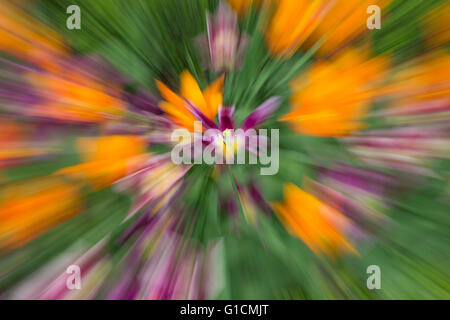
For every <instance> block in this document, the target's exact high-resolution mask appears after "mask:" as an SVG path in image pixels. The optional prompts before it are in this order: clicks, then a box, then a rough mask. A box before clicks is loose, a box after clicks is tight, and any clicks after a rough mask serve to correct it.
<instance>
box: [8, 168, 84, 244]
mask: <svg viewBox="0 0 450 320" xmlns="http://www.w3.org/2000/svg"><path fill="white" fill-rule="evenodd" d="M81 211H82V195H81V188H80V184H73V183H68V182H67V181H64V180H63V179H61V178H57V177H45V178H39V179H33V180H28V181H25V182H19V183H14V184H11V185H8V186H7V187H5V188H3V190H2V191H1V192H0V249H7V250H11V249H14V248H17V247H19V246H22V245H24V244H26V243H28V242H29V241H31V240H33V239H34V238H36V237H38V236H39V235H41V234H43V233H44V232H46V231H47V230H49V229H51V228H52V227H53V226H55V225H57V224H59V223H62V222H63V221H66V220H68V219H70V218H71V217H73V216H74V215H76V214H77V213H79V212H81Z"/></svg>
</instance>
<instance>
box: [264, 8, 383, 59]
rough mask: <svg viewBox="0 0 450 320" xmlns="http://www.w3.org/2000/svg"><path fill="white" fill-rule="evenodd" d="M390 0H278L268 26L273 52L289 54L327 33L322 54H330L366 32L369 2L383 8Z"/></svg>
mask: <svg viewBox="0 0 450 320" xmlns="http://www.w3.org/2000/svg"><path fill="white" fill-rule="evenodd" d="M390 1H391V0H376V1H375V0H365V1H361V0H334V1H331V0H279V1H278V6H277V8H276V10H275V13H274V15H273V17H272V19H271V21H270V23H269V26H268V28H267V30H266V40H267V44H268V47H269V49H270V51H271V53H272V54H273V55H275V56H279V57H287V58H288V57H290V56H291V55H292V54H293V53H294V52H295V51H296V50H297V49H298V48H299V47H300V46H302V45H305V46H306V47H311V46H312V45H313V44H315V43H316V42H318V41H319V40H321V39H322V38H323V37H325V38H326V39H325V42H324V43H323V44H322V46H321V47H320V48H319V50H318V54H319V55H322V56H323V55H330V54H332V53H333V52H335V51H336V50H338V49H340V48H341V47H343V46H345V45H347V44H349V43H350V42H351V41H353V40H354V39H355V38H357V37H358V36H359V35H361V34H363V33H364V32H366V31H367V30H368V29H367V27H366V21H367V18H368V17H369V16H368V14H367V13H366V10H367V7H368V6H370V5H378V6H379V7H380V8H384V7H385V6H386V5H387V4H389V3H390Z"/></svg>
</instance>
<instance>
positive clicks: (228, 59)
mask: <svg viewBox="0 0 450 320" xmlns="http://www.w3.org/2000/svg"><path fill="white" fill-rule="evenodd" d="M206 24H207V34H206V35H204V36H200V37H199V38H197V39H198V42H199V44H200V46H201V49H203V50H204V51H206V52H207V53H206V56H207V57H208V58H207V61H208V62H207V64H208V65H209V66H210V67H211V69H212V70H214V71H215V72H223V71H230V70H232V69H235V68H239V66H240V64H241V62H242V58H243V54H244V51H245V49H246V47H247V43H248V37H247V36H246V35H244V34H242V35H241V34H240V33H239V27H238V24H237V17H236V15H235V13H234V12H233V11H232V10H231V9H230V8H229V7H228V5H227V4H226V3H225V2H223V1H221V2H220V3H219V7H218V9H217V11H216V13H215V14H214V15H213V16H211V15H210V14H207V15H206Z"/></svg>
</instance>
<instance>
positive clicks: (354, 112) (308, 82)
mask: <svg viewBox="0 0 450 320" xmlns="http://www.w3.org/2000/svg"><path fill="white" fill-rule="evenodd" d="M386 64H387V60H386V58H383V57H376V58H372V59H369V57H368V55H367V53H365V52H362V51H358V50H356V49H348V50H346V51H344V52H342V53H341V54H340V55H338V56H336V57H335V58H334V59H333V60H330V61H318V62H316V63H315V64H314V65H313V66H312V67H311V68H310V69H309V70H308V72H307V73H306V74H302V75H301V76H299V77H298V78H296V79H295V80H294V81H293V82H292V83H291V87H292V90H293V95H292V96H291V100H290V103H291V110H292V111H291V112H290V113H288V114H286V115H284V116H283V117H282V118H281V119H280V120H281V121H287V122H288V123H289V124H290V126H291V128H292V129H293V130H294V131H297V132H300V133H304V134H308V135H314V136H345V135H348V134H349V133H351V132H352V131H355V130H360V129H362V128H364V124H363V123H362V122H361V120H363V118H364V117H365V115H366V113H367V111H368V108H369V107H370V106H371V103H372V101H373V98H374V97H375V96H376V95H377V91H376V90H375V89H376V87H375V84H376V81H377V80H379V79H380V76H381V75H383V73H384V71H385V69H386ZM336 79H339V81H337V80H336Z"/></svg>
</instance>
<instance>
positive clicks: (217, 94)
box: [156, 70, 224, 131]
mask: <svg viewBox="0 0 450 320" xmlns="http://www.w3.org/2000/svg"><path fill="white" fill-rule="evenodd" d="M223 81H224V77H223V76H221V77H220V78H219V79H217V80H216V81H215V82H213V83H212V84H211V85H210V86H209V87H207V88H206V89H204V90H203V91H202V90H201V89H200V87H199V86H198V84H197V81H195V79H194V77H193V76H192V75H191V74H190V73H189V72H188V71H187V70H185V71H183V72H182V73H181V75H180V87H181V89H180V95H181V96H180V95H178V94H176V93H174V92H173V91H172V90H170V89H169V88H168V87H167V86H166V85H165V84H163V83H162V82H160V81H156V85H157V86H158V89H159V91H160V92H161V95H162V96H163V98H164V99H165V100H166V101H162V102H160V104H159V106H160V107H161V109H162V110H164V111H165V112H166V113H167V114H168V116H169V118H170V119H171V120H172V121H173V122H175V123H176V124H178V125H180V126H182V127H185V128H187V129H189V130H191V131H194V122H195V121H196V120H197V118H196V117H195V116H194V115H193V114H192V113H191V112H190V111H189V109H188V108H187V106H186V101H185V99H186V100H188V101H190V102H191V103H192V104H193V105H195V106H196V107H197V108H198V109H199V110H200V111H201V112H202V113H203V114H204V115H205V116H207V117H208V118H209V119H211V120H213V121H214V118H215V116H216V115H217V112H218V110H219V105H221V104H222V90H223V89H222V87H223Z"/></svg>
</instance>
